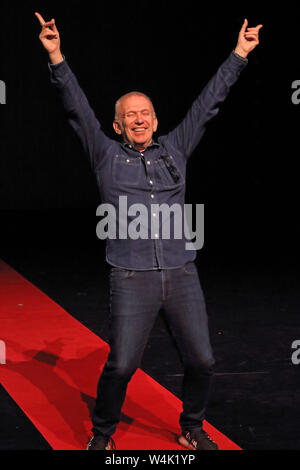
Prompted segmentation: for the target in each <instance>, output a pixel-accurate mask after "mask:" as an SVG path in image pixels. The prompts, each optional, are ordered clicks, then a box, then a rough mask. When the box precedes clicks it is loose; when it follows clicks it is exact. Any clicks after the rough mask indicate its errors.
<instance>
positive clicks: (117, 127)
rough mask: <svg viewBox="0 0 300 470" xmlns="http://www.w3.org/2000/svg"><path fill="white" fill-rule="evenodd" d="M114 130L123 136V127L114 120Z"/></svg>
mask: <svg viewBox="0 0 300 470" xmlns="http://www.w3.org/2000/svg"><path fill="white" fill-rule="evenodd" d="M113 128H114V130H115V132H116V133H117V134H119V135H121V134H122V128H121V126H120V123H119V121H116V120H114V122H113Z"/></svg>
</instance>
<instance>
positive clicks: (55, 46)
mask: <svg viewBox="0 0 300 470" xmlns="http://www.w3.org/2000/svg"><path fill="white" fill-rule="evenodd" d="M35 16H36V17H37V19H38V20H39V22H40V25H41V27H42V31H41V34H40V35H39V38H40V41H41V43H42V44H43V46H44V48H45V49H46V51H47V52H48V53H49V58H50V61H51V62H52V64H57V63H58V62H61V61H62V60H64V58H63V56H62V53H61V51H60V37H59V32H58V30H57V28H56V25H55V20H54V19H52V20H51V21H48V22H45V20H44V19H43V17H42V16H41V15H40V14H39V13H35Z"/></svg>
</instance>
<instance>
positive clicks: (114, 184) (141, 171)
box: [48, 51, 248, 270]
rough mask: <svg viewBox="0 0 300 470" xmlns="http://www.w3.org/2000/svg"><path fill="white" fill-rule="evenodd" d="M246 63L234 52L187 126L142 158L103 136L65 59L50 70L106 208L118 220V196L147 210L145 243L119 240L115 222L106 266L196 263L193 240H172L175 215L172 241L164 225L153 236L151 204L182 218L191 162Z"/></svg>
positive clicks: (188, 116)
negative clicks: (176, 207)
mask: <svg viewBox="0 0 300 470" xmlns="http://www.w3.org/2000/svg"><path fill="white" fill-rule="evenodd" d="M247 62H248V60H247V59H244V58H242V57H240V56H238V55H237V54H235V52H233V51H232V52H231V53H230V55H229V57H228V58H227V59H226V60H225V62H224V63H223V64H222V65H221V66H220V67H219V69H218V70H217V73H216V74H215V75H214V76H213V78H212V79H211V80H210V81H209V83H208V84H207V85H206V87H205V88H204V89H203V91H202V92H201V93H200V95H199V96H198V97H197V98H196V99H195V101H194V102H193V104H192V106H191V108H190V109H189V111H188V113H187V114H186V116H185V118H184V119H183V121H182V122H181V123H180V124H179V125H178V126H177V127H176V128H175V129H173V130H172V131H171V132H169V133H168V134H166V135H163V136H160V137H159V138H158V139H157V141H154V140H153V141H152V143H151V144H150V145H148V147H147V148H146V149H145V150H144V151H142V152H140V151H138V150H137V149H135V148H134V147H133V146H131V145H130V144H128V143H125V142H118V141H117V140H114V139H111V138H109V137H108V136H106V135H105V133H104V132H103V130H102V128H101V125H100V123H99V121H98V119H97V118H96V116H95V114H94V112H93V110H92V108H91V106H90V105H89V103H88V100H87V98H86V96H85V94H84V92H83V91H82V89H81V88H80V86H79V84H78V81H77V79H76V77H75V75H74V74H73V72H72V71H71V69H70V67H69V65H68V63H67V61H66V59H65V58H64V60H63V61H62V62H60V63H58V64H55V65H52V64H50V63H49V64H48V65H49V69H50V72H51V74H50V80H51V83H52V84H53V85H54V86H55V87H56V89H57V91H58V95H59V97H60V99H61V101H62V104H63V107H64V109H65V112H66V116H67V119H68V121H69V123H70V125H71V127H72V128H73V129H74V131H75V133H76V134H77V136H78V137H79V139H80V141H81V144H82V146H83V149H84V152H85V154H86V155H87V157H88V159H89V161H90V164H91V167H92V170H93V172H94V174H95V177H96V180H97V184H98V187H99V191H100V196H101V202H102V204H104V203H106V204H110V205H113V207H114V208H115V209H116V214H118V211H119V196H127V207H128V208H129V207H130V206H131V205H132V204H136V203H140V204H143V205H144V206H145V207H146V208H147V209H148V214H149V220H148V222H149V224H148V237H147V238H137V239H132V238H130V237H128V236H126V237H124V236H120V234H119V225H118V216H116V227H117V230H116V238H114V237H111V238H107V240H106V261H107V262H108V263H109V264H110V265H112V266H116V267H120V268H124V269H130V270H153V269H172V268H178V267H181V266H183V265H184V264H186V263H187V262H189V261H194V260H195V258H196V250H195V249H192V250H191V249H186V243H187V242H190V239H189V238H186V235H185V234H184V233H183V236H182V237H181V238H176V237H175V236H174V230H173V231H172V222H173V220H172V219H173V213H172V211H171V212H170V221H169V222H170V227H171V230H170V237H168V238H165V237H163V236H162V232H161V229H162V224H160V226H159V233H156V234H153V231H151V219H152V217H153V214H154V212H153V204H158V205H159V206H160V205H161V204H167V205H168V206H169V207H171V206H172V205H173V204H179V205H180V206H181V208H182V213H184V200H185V175H186V164H187V161H188V158H189V157H190V156H191V154H192V152H193V150H194V149H195V147H196V146H197V145H198V143H199V141H200V139H201V137H202V136H203V134H204V132H205V128H206V125H207V123H208V122H209V121H210V120H211V119H212V118H213V117H214V116H216V114H217V113H218V111H219V106H220V104H221V103H222V102H223V101H224V100H225V98H226V97H227V95H228V93H229V90H230V87H231V86H232V85H233V84H234V83H235V82H236V81H237V79H238V76H239V74H240V72H241V71H242V70H243V69H244V67H245V66H246V64H247ZM123 199H124V198H123ZM103 215H104V214H103ZM126 217H127V222H128V225H127V226H129V224H130V222H131V221H132V220H133V219H134V217H133V216H132V215H129V214H128V213H127V215H126ZM135 217H136V216H135ZM123 222H124V221H123ZM123 222H122V223H123ZM122 230H123V229H122ZM183 232H184V230H183ZM124 233H125V232H124Z"/></svg>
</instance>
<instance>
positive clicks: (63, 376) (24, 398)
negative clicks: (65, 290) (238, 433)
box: [0, 260, 240, 450]
mask: <svg viewBox="0 0 300 470" xmlns="http://www.w3.org/2000/svg"><path fill="white" fill-rule="evenodd" d="M0 322H1V327H0V340H2V341H5V343H6V364H0V382H1V383H2V385H3V386H4V388H5V389H6V390H7V392H8V393H9V394H10V395H11V397H12V398H13V399H14V400H15V402H16V403H17V404H18V405H19V406H20V408H21V409H22V410H23V412H24V413H25V414H26V415H27V416H28V417H29V419H30V420H31V421H32V423H33V424H34V425H35V426H36V428H37V429H38V430H39V431H40V433H41V434H42V435H43V436H44V437H45V439H46V440H47V441H48V442H49V444H50V445H51V446H52V448H53V449H55V450H59V449H65V450H67V449H79V450H80V449H84V448H85V447H86V444H87V439H88V435H90V429H91V419H90V413H91V411H92V409H93V405H94V400H95V394H96V386H97V382H98V378H99V375H100V371H101V369H102V367H103V365H104V363H105V360H106V357H107V353H108V351H109V347H108V345H107V344H106V343H105V342H104V341H102V340H101V339H100V338H99V337H98V336H96V335H95V334H94V333H92V332H91V331H90V330H88V329H87V328H86V327H85V326H83V325H82V324H81V323H80V322H79V321H77V320H76V319H74V318H73V317H72V316H71V315H69V314H68V313H67V312H66V311H65V310H63V309H62V308H61V307H60V306H59V305H57V304H56V303H55V302H53V301H52V300H51V299H50V298H49V297H47V296H46V295H45V294H43V292H41V291H40V290H39V289H37V288H36V287H35V286H33V285H32V284H31V283H30V282H28V281H27V280H26V279H24V277H22V276H21V275H20V274H18V273H17V272H16V271H14V270H13V269H12V268H11V267H9V266H8V265H7V264H6V263H4V262H3V261H1V260H0ZM180 412H181V401H180V400H179V399H178V398H176V397H175V396H174V395H172V394H171V393H170V392H169V391H167V390H166V389H165V388H163V387H162V386H161V385H159V384H158V383H157V382H155V381H154V380H153V379H151V377H149V376H148V375H147V374H145V373H144V372H143V371H141V370H138V371H137V372H136V374H135V375H134V377H133V378H132V380H131V382H130V384H129V386H128V392H127V398H126V401H125V404H124V407H123V415H122V421H121V423H120V424H119V427H118V430H117V432H116V433H115V435H114V436H113V437H114V440H115V441H116V445H117V450H125V449H126V450H129V449H131V450H132V449H146V450H151V449H159V450H167V449H169V450H184V449H183V448H182V447H181V446H179V445H178V444H177V443H176V442H175V435H176V434H178V432H179V426H178V418H179V414H180ZM205 430H206V431H207V432H208V433H209V434H210V436H211V437H212V438H213V439H214V440H215V441H216V442H217V443H218V445H219V447H220V449H231V450H239V449H240V447H238V446H237V445H236V444H234V443H233V442H232V441H231V440H230V439H228V438H227V437H226V436H224V435H223V434H222V433H221V432H219V431H218V430H217V429H215V428H214V427H213V426H211V425H210V424H209V423H207V422H205Z"/></svg>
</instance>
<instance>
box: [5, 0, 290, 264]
mask: <svg viewBox="0 0 300 470" xmlns="http://www.w3.org/2000/svg"><path fill="white" fill-rule="evenodd" d="M1 10H2V18H5V20H4V21H2V27H1V33H0V34H1V44H2V54H1V72H0V73H1V79H2V80H4V81H5V82H6V86H7V105H6V106H2V107H1V135H0V137H1V143H0V152H1V163H0V165H1V166H0V209H1V210H5V211H6V210H43V209H69V208H70V209H71V208H73V209H79V208H83V209H85V208H95V207H96V205H97V203H98V202H99V198H98V192H97V188H96V184H95V180H94V178H93V175H92V173H91V171H90V169H89V166H88V164H87V161H86V159H85V158H83V152H82V150H81V147H80V144H79V142H78V141H77V138H76V136H75V134H74V133H73V131H72V130H71V128H69V126H68V124H67V123H66V120H65V117H64V113H63V111H62V109H61V107H60V104H59V102H58V99H57V97H56V94H55V90H53V89H52V87H51V86H50V83H49V71H48V68H47V54H46V52H45V51H44V49H43V48H42V46H41V44H40V41H39V39H38V35H39V31H40V26H39V23H38V21H37V19H36V18H35V16H34V11H36V10H37V11H39V12H40V13H41V14H42V15H43V16H44V17H45V18H46V19H51V18H52V17H55V19H56V23H57V27H58V28H59V31H60V34H61V41H62V51H63V53H64V54H65V56H66V58H67V60H68V62H69V64H70V66H71V67H72V69H73V71H74V72H75V74H76V75H77V77H78V80H79V82H80V84H81V86H82V88H83V89H84V90H85V92H86V94H87V96H88V99H89V101H90V103H91V105H92V107H93V109H94V110H95V112H96V115H97V117H98V118H99V120H100V122H101V124H102V126H103V129H104V131H105V132H106V133H107V134H108V135H110V136H113V129H112V120H113V107H114V102H115V101H116V99H117V98H118V97H119V96H120V95H121V94H123V93H124V92H127V91H130V90H132V89H138V90H141V91H144V92H146V93H147V94H149V95H150V96H151V97H152V99H153V102H154V105H155V108H156V112H157V115H158V119H159V129H158V132H157V133H158V134H164V133H166V132H167V131H169V130H170V129H172V128H173V127H174V126H175V125H176V124H177V123H179V121H180V120H181V119H182V118H183V117H184V115H185V113H186V111H187V109H188V107H189V106H190V105H191V103H192V101H193V99H195V98H196V96H197V94H198V93H199V92H200V91H201V89H202V88H203V86H204V85H205V84H206V83H207V81H208V80H209V79H210V78H211V76H212V75H213V73H215V71H216V69H217V67H218V66H219V65H220V64H221V62H222V61H223V60H225V59H226V57H227V56H228V54H229V53H230V51H231V50H232V49H233V48H234V46H235V44H236V40H237V35H238V32H239V29H240V27H241V24H242V22H243V18H244V17H247V18H248V20H249V25H251V26H253V25H256V24H259V23H262V24H263V25H264V27H263V29H262V31H261V44H260V45H259V47H258V48H257V49H256V50H255V51H254V52H252V53H251V54H250V55H249V64H248V67H247V68H246V70H245V71H244V72H243V73H242V75H241V77H240V79H239V81H238V83H237V84H236V85H235V86H234V87H233V89H232V90H231V93H230V96H229V97H228V99H227V101H226V102H225V103H224V105H223V107H222V108H221V111H220V113H219V116H218V117H217V118H216V119H215V120H214V121H213V122H211V123H210V125H209V127H208V130H207V132H206V134H205V136H204V138H203V139H202V141H201V143H200V145H199V146H198V148H197V149H196V150H195V152H194V155H193V157H192V159H191V161H190V163H189V169H190V171H189V172H188V179H187V202H190V201H192V202H194V203H205V204H206V216H207V219H206V222H207V224H206V230H207V232H206V233H207V235H208V234H209V236H207V237H206V240H208V243H209V241H210V240H211V241H212V239H213V238H214V237H216V238H217V239H218V240H219V242H220V243H221V245H222V246H221V251H224V245H225V246H226V247H228V249H230V251H231V249H233V250H234V251H238V250H239V246H241V252H242V253H243V254H244V255H245V254H246V252H248V253H251V256H250V257H251V259H252V256H253V254H255V253H257V254H258V251H257V250H259V251H260V252H264V253H268V254H270V257H271V259H272V258H273V255H274V251H275V252H276V256H280V257H281V256H282V255H283V256H285V255H286V251H290V250H292V252H293V255H294V251H293V249H294V247H296V246H297V241H298V235H299V224H298V220H297V219H298V218H297V216H296V214H297V199H298V198H297V186H298V185H297V182H298V172H297V160H298V159H297V145H296V143H297V127H296V126H297V115H298V109H297V106H295V105H293V104H292V103H291V94H292V90H291V83H292V81H293V80H295V79H297V73H298V72H297V10H295V9H294V8H292V7H290V8H286V9H285V10H284V9H283V7H281V8H280V9H279V8H278V7H277V9H276V8H275V9H274V8H266V7H263V8H262V7H259V6H256V5H254V4H253V3H251V5H249V6H244V5H243V6H242V7H241V6H239V7H237V6H234V5H230V4H228V3H227V4H226V5H224V4H223V5H222V6H219V5H218V6H216V5H207V4H206V3H204V2H197V3H196V2H189V1H187V2H183V3H174V2H164V1H161V2H149V1H144V2H138V3H134V4H127V3H125V2H116V3H115V2H114V4H113V5H112V4H110V3H107V2H96V3H94V2H90V3H89V2H81V1H74V2H65V3H63V4H62V3H58V2H42V4H40V3H38V2H26V4H24V5H22V6H19V7H16V6H13V4H12V3H10V2H4V4H3V2H2V6H1ZM287 245H288V246H287ZM240 254H241V253H240V252H239V253H238V256H240Z"/></svg>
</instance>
